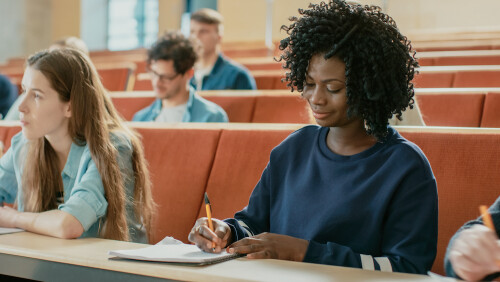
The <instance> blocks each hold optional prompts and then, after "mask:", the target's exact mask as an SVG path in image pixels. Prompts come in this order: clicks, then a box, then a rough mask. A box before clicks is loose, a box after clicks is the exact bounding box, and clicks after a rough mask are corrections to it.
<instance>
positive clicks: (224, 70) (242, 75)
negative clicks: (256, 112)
mask: <svg viewBox="0 0 500 282" xmlns="http://www.w3.org/2000/svg"><path fill="white" fill-rule="evenodd" d="M189 84H190V85H191V86H192V87H193V88H194V89H197V90H200V89H198V85H196V80H195V79H194V77H193V78H191V80H190V81H189ZM226 89H235V90H255V89H257V84H256V83H255V79H254V78H253V76H252V75H251V74H250V72H249V71H248V70H247V69H246V68H245V67H243V66H242V65H239V64H237V63H235V62H233V61H231V60H229V59H226V58H225V57H224V56H223V55H222V54H219V57H218V58H217V61H215V64H214V67H213V68H212V71H211V72H210V74H209V75H207V76H205V77H203V82H202V83H201V90H226Z"/></svg>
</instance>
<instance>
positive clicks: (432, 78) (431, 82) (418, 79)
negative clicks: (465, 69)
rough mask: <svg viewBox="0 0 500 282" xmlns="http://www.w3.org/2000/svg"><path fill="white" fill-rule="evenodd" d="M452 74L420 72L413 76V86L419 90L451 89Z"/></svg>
mask: <svg viewBox="0 0 500 282" xmlns="http://www.w3.org/2000/svg"><path fill="white" fill-rule="evenodd" d="M453 78H454V73H453V72H425V71H421V72H420V73H418V74H417V75H415V79H414V80H413V84H414V85H415V87H419V88H443V87H452V85H453Z"/></svg>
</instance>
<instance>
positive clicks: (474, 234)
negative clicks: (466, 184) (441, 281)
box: [449, 207, 500, 281]
mask: <svg viewBox="0 0 500 282" xmlns="http://www.w3.org/2000/svg"><path fill="white" fill-rule="evenodd" d="M480 210H481V213H482V215H483V216H482V217H483V222H484V225H482V224H474V225H472V226H471V227H470V228H468V229H465V230H463V231H462V232H460V234H459V235H458V236H457V238H456V239H455V240H454V241H453V243H452V246H451V248H450V251H449V260H450V262H451V264H452V266H453V270H454V271H455V273H456V274H457V275H458V276H460V277H461V278H462V279H465V280H475V281H476V280H482V279H483V278H484V277H486V276H487V275H490V274H493V273H496V272H500V264H499V263H498V262H499V261H500V241H499V240H498V236H497V234H496V232H495V231H494V228H493V230H492V228H491V227H493V223H492V221H491V217H490V215H489V213H488V212H487V208H486V207H481V208H480ZM488 226H489V227H488Z"/></svg>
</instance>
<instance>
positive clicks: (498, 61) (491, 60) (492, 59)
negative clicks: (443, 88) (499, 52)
mask: <svg viewBox="0 0 500 282" xmlns="http://www.w3.org/2000/svg"><path fill="white" fill-rule="evenodd" d="M468 65H478V66H481V65H500V56H463V57H438V58H434V66H468Z"/></svg>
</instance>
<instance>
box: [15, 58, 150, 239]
mask: <svg viewBox="0 0 500 282" xmlns="http://www.w3.org/2000/svg"><path fill="white" fill-rule="evenodd" d="M27 64H28V67H31V68H33V69H36V70H39V71H40V72H41V73H42V74H43V75H44V76H45V77H46V78H47V80H48V81H49V82H50V85H51V86H52V88H53V89H54V90H55V91H56V92H57V93H58V94H59V99H60V100H61V101H62V102H69V103H70V108H71V117H70V120H69V125H68V131H69V134H70V136H71V138H72V139H73V142H75V143H76V144H79V145H84V144H88V147H89V150H90V154H91V156H92V159H93V161H94V162H95V164H96V166H97V169H98V171H99V173H100V175H101V179H102V183H103V185H104V193H105V198H106V200H107V202H108V208H107V211H106V216H105V221H104V224H103V225H102V226H101V227H100V230H99V236H100V237H102V238H107V239H115V240H123V241H128V240H129V239H130V238H129V233H128V228H127V227H128V226H127V217H126V215H127V211H126V206H127V204H130V202H132V201H133V202H132V203H133V205H134V211H135V216H136V219H137V220H138V221H140V222H142V224H143V225H144V227H145V229H146V232H147V235H148V238H149V237H150V236H149V235H150V233H151V218H152V216H153V212H154V202H153V199H152V195H151V181H150V178H149V172H148V169H147V164H146V160H145V158H144V150H143V147H142V143H141V141H140V138H139V135H138V134H137V133H136V132H135V131H133V130H132V129H130V128H128V127H127V126H125V125H124V123H123V120H122V119H121V118H120V117H119V115H118V114H117V112H116V110H115V108H114V106H113V104H112V102H111V99H110V98H109V97H108V95H107V93H106V90H105V89H104V87H103V85H102V83H101V81H100V79H99V76H98V74H97V71H96V69H95V67H94V65H93V64H92V63H91V62H90V59H89V58H88V57H87V56H86V55H85V54H83V53H81V52H79V51H76V50H72V49H61V50H54V51H50V52H49V51H41V52H39V53H36V54H35V55H33V56H31V57H30V58H29V59H28V62H27ZM111 132H115V133H117V134H116V135H117V136H125V137H126V138H128V139H129V140H130V142H131V144H132V150H133V152H132V163H133V165H132V167H133V171H134V175H133V176H134V198H133V199H127V196H126V193H125V191H126V189H125V184H124V180H125V179H124V178H123V175H122V173H121V171H120V167H119V164H118V161H117V156H118V152H117V149H116V148H115V146H114V145H113V143H112V140H111V136H110V133H111ZM58 163H59V161H58V157H57V155H56V153H55V151H54V149H53V148H52V146H51V145H50V143H49V142H48V141H47V139H46V138H45V137H42V138H39V139H38V140H33V141H30V142H29V145H28V154H27V158H26V162H25V167H24V171H23V192H24V196H25V197H24V205H25V210H26V211H30V212H42V211H47V210H51V209H55V208H57V203H56V196H55V195H56V192H57V191H62V190H63V184H62V178H61V171H60V169H59V167H58Z"/></svg>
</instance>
